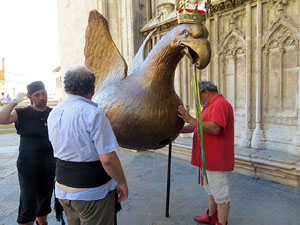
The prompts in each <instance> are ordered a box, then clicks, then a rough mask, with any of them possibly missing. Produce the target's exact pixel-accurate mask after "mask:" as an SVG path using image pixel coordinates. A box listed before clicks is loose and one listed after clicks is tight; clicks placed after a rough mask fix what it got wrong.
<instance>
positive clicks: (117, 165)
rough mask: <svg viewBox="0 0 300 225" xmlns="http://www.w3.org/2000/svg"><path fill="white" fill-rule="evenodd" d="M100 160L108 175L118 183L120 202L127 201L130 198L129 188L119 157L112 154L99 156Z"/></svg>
mask: <svg viewBox="0 0 300 225" xmlns="http://www.w3.org/2000/svg"><path fill="white" fill-rule="evenodd" d="M99 159H100V161H101V163H102V166H103V168H104V170H105V171H106V173H107V174H108V175H109V176H110V177H111V178H113V179H114V180H115V181H116V182H117V193H118V195H119V200H118V201H119V202H122V201H125V200H126V199H127V198H128V186H127V181H126V178H125V175H124V172H123V169H122V165H121V162H120V160H119V157H118V155H117V154H116V152H111V153H107V154H103V155H99Z"/></svg>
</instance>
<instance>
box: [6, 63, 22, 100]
mask: <svg viewBox="0 0 300 225" xmlns="http://www.w3.org/2000/svg"><path fill="white" fill-rule="evenodd" d="M1 66H2V69H1V70H0V93H2V92H4V93H5V96H6V95H7V94H9V96H10V97H11V98H14V97H15V96H16V95H17V93H19V92H25V93H26V91H27V90H26V85H27V84H26V79H25V76H24V75H23V74H19V73H14V72H10V71H6V69H5V59H4V58H3V59H2V61H1Z"/></svg>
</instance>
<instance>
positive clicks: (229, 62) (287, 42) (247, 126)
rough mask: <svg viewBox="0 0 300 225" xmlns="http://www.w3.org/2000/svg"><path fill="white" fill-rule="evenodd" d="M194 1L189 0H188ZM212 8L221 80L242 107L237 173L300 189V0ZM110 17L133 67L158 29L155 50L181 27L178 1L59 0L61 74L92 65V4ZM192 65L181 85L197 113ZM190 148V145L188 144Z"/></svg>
mask: <svg viewBox="0 0 300 225" xmlns="http://www.w3.org/2000/svg"><path fill="white" fill-rule="evenodd" d="M187 1H188V0H187ZM198 2H199V5H201V6H202V7H204V6H205V8H206V11H207V20H206V27H207V29H208V31H209V34H210V35H209V40H210V43H211V47H212V57H211V62H210V64H209V65H208V67H207V68H205V69H204V70H202V71H199V76H200V79H201V80H210V81H213V82H215V83H216V84H217V85H218V87H219V91H220V93H222V94H223V95H224V97H225V98H226V99H228V100H229V101H230V102H231V104H232V105H233V108H234V113H235V144H236V148H235V149H236V171H238V172H241V173H244V174H248V175H254V176H257V177H262V178H266V179H271V180H274V181H277V182H280V183H285V184H287V185H290V186H294V187H300V93H299V88H300V79H299V72H300V69H299V68H300V67H299V63H300V48H299V47H300V46H299V44H300V42H299V41H300V17H299V13H300V1H298V0H239V1H229V0H199V1H198ZM93 9H97V10H98V11H99V12H100V13H102V14H103V15H104V17H105V18H106V19H107V21H108V25H109V29H110V33H111V35H112V38H113V40H114V41H115V43H116V45H117V47H118V49H119V50H120V52H121V53H122V55H123V57H124V58H125V60H126V62H127V64H128V65H130V63H131V61H132V59H133V57H134V55H135V53H136V52H137V50H138V48H139V46H140V45H141V43H142V41H143V40H144V38H145V35H147V34H148V33H149V32H150V31H152V30H153V29H154V28H156V29H157V31H156V32H155V34H154V35H153V37H152V39H151V41H150V43H149V45H148V50H149V51H150V50H151V49H152V47H153V46H154V45H155V44H156V43H157V42H158V41H159V40H160V39H161V38H162V36H163V35H164V34H165V33H166V32H168V31H169V30H170V29H172V28H173V27H174V26H176V25H177V20H176V11H175V0H96V1H95V0H86V1H76V0H59V1H58V16H59V34H60V53H61V56H60V57H61V72H62V74H64V73H65V71H66V70H68V69H69V68H70V67H73V66H77V65H84V60H85V59H84V44H85V29H86V27H87V23H88V15H89V12H90V10H93ZM192 83H193V74H192V65H191V64H190V63H189V60H188V59H187V57H184V58H183V59H182V60H181V62H180V64H179V65H178V67H177V70H176V76H175V89H176V91H177V93H178V95H179V96H180V98H181V99H182V101H183V103H184V105H185V106H186V107H187V108H188V109H189V110H190V112H191V113H194V112H195V106H194V105H195V104H194V97H193V86H192ZM181 151H183V152H184V154H190V152H191V150H190V148H188V147H187V148H182V149H181Z"/></svg>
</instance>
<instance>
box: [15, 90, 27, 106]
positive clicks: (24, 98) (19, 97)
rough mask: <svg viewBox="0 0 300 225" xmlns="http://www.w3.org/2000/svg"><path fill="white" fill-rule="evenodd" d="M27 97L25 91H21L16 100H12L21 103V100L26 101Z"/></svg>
mask: <svg viewBox="0 0 300 225" xmlns="http://www.w3.org/2000/svg"><path fill="white" fill-rule="evenodd" d="M26 99H27V95H26V94H25V93H23V92H20V93H18V94H17V96H16V98H15V99H14V100H12V102H14V103H15V104H17V105H18V104H19V103H20V102H22V101H24V100H26Z"/></svg>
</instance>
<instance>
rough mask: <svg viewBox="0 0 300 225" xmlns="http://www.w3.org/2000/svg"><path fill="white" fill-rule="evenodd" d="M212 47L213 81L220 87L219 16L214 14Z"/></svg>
mask: <svg viewBox="0 0 300 225" xmlns="http://www.w3.org/2000/svg"><path fill="white" fill-rule="evenodd" d="M213 45H214V48H215V51H214V53H213V55H214V57H215V58H214V63H215V65H214V66H215V71H214V82H215V84H216V85H217V86H218V87H219V90H220V89H221V88H220V79H219V77H220V74H219V18H218V15H217V14H216V15H215V18H214V43H213Z"/></svg>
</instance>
